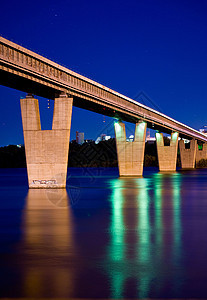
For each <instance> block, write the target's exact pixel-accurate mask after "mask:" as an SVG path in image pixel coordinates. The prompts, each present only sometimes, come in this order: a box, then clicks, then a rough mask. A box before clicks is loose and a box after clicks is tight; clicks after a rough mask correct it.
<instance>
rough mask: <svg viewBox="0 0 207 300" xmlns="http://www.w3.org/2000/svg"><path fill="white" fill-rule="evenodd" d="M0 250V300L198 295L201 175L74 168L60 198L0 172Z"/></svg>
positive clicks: (204, 287) (204, 205)
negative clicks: (137, 175)
mask: <svg viewBox="0 0 207 300" xmlns="http://www.w3.org/2000/svg"><path fill="white" fill-rule="evenodd" d="M0 252H1V253H0V258H1V260H0V268H1V269H0V271H1V272H0V297H47V298H50V297H51V298H57V297H70V298H73V297H74V298H114V299H117V298H147V297H149V298H187V297H189V298H202V297H203V298H206V297H207V170H195V171H188V172H181V171H179V172H177V173H173V174H169V175H167V174H165V175H163V174H160V173H158V172H157V169H148V170H145V172H144V177H143V178H121V179H120V178H118V173H117V170H116V169H105V170H104V169H93V170H90V169H88V170H83V169H72V170H70V171H69V175H68V186H67V191H65V190H28V188H27V176H26V170H21V169H20V170H17V169H11V170H2V169H1V170H0Z"/></svg>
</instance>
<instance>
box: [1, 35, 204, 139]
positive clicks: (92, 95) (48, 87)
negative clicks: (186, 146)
mask: <svg viewBox="0 0 207 300" xmlns="http://www.w3.org/2000/svg"><path fill="white" fill-rule="evenodd" d="M0 84H1V85H5V86H8V87H11V88H15V89H18V90H22V91H25V92H28V93H33V94H35V95H39V96H42V97H46V98H50V99H54V98H55V97H56V96H58V95H59V94H61V93H67V94H70V95H72V96H73V97H74V105H75V106H78V107H81V108H84V109H88V110H92V111H95V112H98V113H101V114H104V115H108V116H112V117H116V118H120V119H122V120H125V121H129V122H132V123H136V122H137V121H138V120H143V121H145V122H147V126H148V127H149V128H153V129H157V130H160V131H162V132H165V133H171V132H173V131H177V132H179V134H180V137H183V138H187V139H192V138H195V139H197V140H198V141H200V142H207V136H205V135H204V134H202V133H201V132H199V131H197V130H195V129H193V128H191V127H189V126H186V125H185V124H182V123H180V122H178V121H176V120H174V119H172V118H170V117H168V116H166V115H164V114H162V113H160V112H158V111H156V110H154V109H151V108H149V107H147V106H145V105H142V104H141V103H139V102H137V101H135V100H133V99H130V98H128V97H126V96H124V95H122V94H120V93H118V92H116V91H113V90H111V89H109V88H107V87H105V86H103V85H101V84H99V83H97V82H95V81H93V80H91V79H88V78H86V77H84V76H82V75H79V74H77V73H75V72H73V71H71V70H69V69H67V68H65V67H63V66H60V65H59V64H56V63H54V62H53V61H51V60H49V59H47V58H44V57H43V56H40V55H38V54H36V53H34V52H32V51H30V50H28V49H26V48H24V47H21V46H19V45H17V44H15V43H13V42H11V41H8V40H7V39H4V38H3V37H0Z"/></svg>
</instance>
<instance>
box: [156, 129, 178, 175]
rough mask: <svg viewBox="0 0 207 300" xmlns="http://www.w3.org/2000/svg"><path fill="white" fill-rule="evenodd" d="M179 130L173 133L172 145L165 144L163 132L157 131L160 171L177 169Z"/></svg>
mask: <svg viewBox="0 0 207 300" xmlns="http://www.w3.org/2000/svg"><path fill="white" fill-rule="evenodd" d="M178 135H179V134H178V132H174V133H172V134H171V140H170V146H165V145H164V139H163V134H162V133H158V132H157V133H156V144H157V155H158V162H159V170H160V172H171V171H176V162H177V150H178Z"/></svg>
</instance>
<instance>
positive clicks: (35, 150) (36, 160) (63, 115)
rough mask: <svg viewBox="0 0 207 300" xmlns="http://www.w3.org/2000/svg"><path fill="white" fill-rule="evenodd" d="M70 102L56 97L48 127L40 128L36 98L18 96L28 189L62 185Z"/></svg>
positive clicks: (69, 124) (70, 100) (67, 139)
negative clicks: (50, 127) (45, 128)
mask: <svg viewBox="0 0 207 300" xmlns="http://www.w3.org/2000/svg"><path fill="white" fill-rule="evenodd" d="M72 105H73V99H72V98H67V97H64V96H60V98H56V99H55V104H54V114H53V124H52V130H41V123H40V114H39V104H38V100H37V99H34V98H33V97H27V98H26V99H21V112H22V123H23V132H24V142H25V152H26V161H27V174H28V183H29V187H30V188H64V187H65V186H66V176H67V163H68V150H69V138H70V126H71V115H72Z"/></svg>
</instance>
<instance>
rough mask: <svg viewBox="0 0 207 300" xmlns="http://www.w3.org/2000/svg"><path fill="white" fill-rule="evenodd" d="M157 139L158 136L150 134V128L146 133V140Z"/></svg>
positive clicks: (152, 140) (153, 140) (150, 141)
mask: <svg viewBox="0 0 207 300" xmlns="http://www.w3.org/2000/svg"><path fill="white" fill-rule="evenodd" d="M155 141H156V137H155V136H154V137H153V136H150V130H149V129H148V130H147V134H146V142H149V143H154V142H155Z"/></svg>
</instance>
